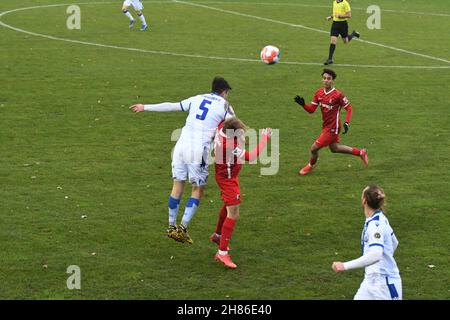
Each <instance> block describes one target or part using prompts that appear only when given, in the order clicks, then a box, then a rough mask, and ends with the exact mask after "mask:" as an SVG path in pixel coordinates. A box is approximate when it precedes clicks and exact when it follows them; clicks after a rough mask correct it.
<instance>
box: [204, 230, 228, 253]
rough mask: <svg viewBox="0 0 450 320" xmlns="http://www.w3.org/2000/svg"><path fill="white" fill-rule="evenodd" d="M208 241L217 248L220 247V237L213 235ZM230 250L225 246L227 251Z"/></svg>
mask: <svg viewBox="0 0 450 320" xmlns="http://www.w3.org/2000/svg"><path fill="white" fill-rule="evenodd" d="M209 241H211V242H214V243H216V244H217V245H218V246H220V235H219V234H217V233H215V232H214V233H213V234H212V235H211V236H210V237H209ZM228 250H230V247H228V246H227V251H228Z"/></svg>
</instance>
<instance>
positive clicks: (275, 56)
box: [261, 45, 280, 64]
mask: <svg viewBox="0 0 450 320" xmlns="http://www.w3.org/2000/svg"><path fill="white" fill-rule="evenodd" d="M261 61H262V62H264V63H266V64H274V63H277V62H278V61H280V49H278V48H277V47H275V46H272V45H269V46H265V47H264V48H263V49H262V50H261Z"/></svg>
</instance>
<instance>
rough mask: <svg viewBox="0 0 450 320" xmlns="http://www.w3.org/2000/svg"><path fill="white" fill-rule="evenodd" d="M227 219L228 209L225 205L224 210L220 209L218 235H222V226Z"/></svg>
mask: <svg viewBox="0 0 450 320" xmlns="http://www.w3.org/2000/svg"><path fill="white" fill-rule="evenodd" d="M226 217H227V207H226V206H225V205H223V207H222V209H220V215H219V220H217V227H216V233H217V234H221V233H222V226H223V222H224V221H225V218H226Z"/></svg>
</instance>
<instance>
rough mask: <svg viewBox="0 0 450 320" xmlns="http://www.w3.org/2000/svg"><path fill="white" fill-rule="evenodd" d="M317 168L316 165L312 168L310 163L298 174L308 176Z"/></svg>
mask: <svg viewBox="0 0 450 320" xmlns="http://www.w3.org/2000/svg"><path fill="white" fill-rule="evenodd" d="M315 167H316V166H315V165H314V166H311V165H310V164H309V163H308V164H307V165H306V166H304V167H303V168H302V169H301V170H300V171H299V172H298V173H299V174H300V175H302V176H304V175H307V174H308V173H310V172H311V171H313V170H314V168H315Z"/></svg>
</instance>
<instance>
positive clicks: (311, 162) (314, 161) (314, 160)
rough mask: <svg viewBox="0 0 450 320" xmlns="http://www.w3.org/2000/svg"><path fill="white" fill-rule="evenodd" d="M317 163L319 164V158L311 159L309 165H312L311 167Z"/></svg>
mask: <svg viewBox="0 0 450 320" xmlns="http://www.w3.org/2000/svg"><path fill="white" fill-rule="evenodd" d="M316 162H317V158H316V159H314V158H311V159H309V164H310V165H311V166H313V165H315V164H316Z"/></svg>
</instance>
